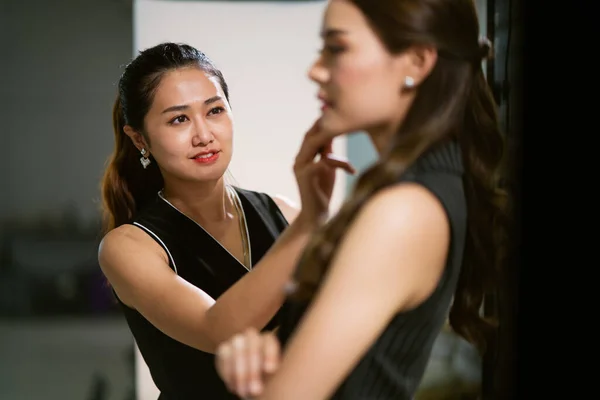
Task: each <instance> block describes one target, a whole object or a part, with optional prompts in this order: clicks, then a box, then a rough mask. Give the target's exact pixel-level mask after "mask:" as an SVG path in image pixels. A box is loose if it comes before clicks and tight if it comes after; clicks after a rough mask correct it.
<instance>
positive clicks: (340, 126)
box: [321, 111, 360, 135]
mask: <svg viewBox="0 0 600 400" xmlns="http://www.w3.org/2000/svg"><path fill="white" fill-rule="evenodd" d="M348 122H349V121H348V119H346V118H343V117H340V116H338V115H332V114H331V111H328V112H325V113H324V114H323V116H322V117H321V129H323V130H326V131H328V132H331V133H333V134H338V135H340V134H344V133H353V132H356V131H359V130H360V128H359V127H357V126H356V125H355V124H352V123H348Z"/></svg>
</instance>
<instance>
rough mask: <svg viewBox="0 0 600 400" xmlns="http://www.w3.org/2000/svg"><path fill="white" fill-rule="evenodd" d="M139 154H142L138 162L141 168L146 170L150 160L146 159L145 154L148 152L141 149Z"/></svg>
mask: <svg viewBox="0 0 600 400" xmlns="http://www.w3.org/2000/svg"><path fill="white" fill-rule="evenodd" d="M140 153H142V157H141V158H140V162H141V163H142V167H144V169H146V168H148V165H150V159H149V158H147V157H146V153H148V152H147V151H146V149H142V150H140Z"/></svg>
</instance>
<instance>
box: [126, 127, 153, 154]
mask: <svg viewBox="0 0 600 400" xmlns="http://www.w3.org/2000/svg"><path fill="white" fill-rule="evenodd" d="M123 131H124V132H125V134H126V135H127V136H129V138H130V139H131V141H132V142H133V145H134V146H135V147H136V148H137V149H138V150H139V151H142V149H146V150H148V148H149V146H148V144H147V143H146V140H145V139H144V137H143V136H142V135H141V134H140V133H139V132H137V131H135V130H134V129H133V128H132V127H131V126H129V125H125V126H124V127H123Z"/></svg>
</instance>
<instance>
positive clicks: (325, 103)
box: [317, 93, 333, 110]
mask: <svg viewBox="0 0 600 400" xmlns="http://www.w3.org/2000/svg"><path fill="white" fill-rule="evenodd" d="M317 98H318V99H319V100H320V101H321V109H322V110H325V109H327V108H330V107H333V103H332V102H331V101H329V100H328V99H327V97H326V96H325V95H324V94H322V93H319V95H318V96H317Z"/></svg>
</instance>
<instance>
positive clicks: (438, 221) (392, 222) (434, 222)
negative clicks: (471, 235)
mask: <svg viewBox="0 0 600 400" xmlns="http://www.w3.org/2000/svg"><path fill="white" fill-rule="evenodd" d="M359 221H360V222H361V223H360V224H358V225H360V227H361V228H362V229H365V230H367V229H368V230H370V231H371V232H373V233H375V232H379V233H380V234H385V235H388V234H390V235H394V236H402V235H403V233H404V232H412V233H413V234H414V233H417V232H423V233H427V232H428V233H430V234H431V233H434V232H437V233H438V234H440V235H445V234H448V229H449V222H448V217H447V215H446V211H445V209H444V207H443V205H442V204H441V202H440V201H439V199H438V198H437V197H436V196H435V195H434V194H433V193H432V192H431V191H429V190H428V189H427V188H425V187H424V186H422V185H419V184H416V183H402V184H397V185H393V186H390V187H388V188H385V189H383V190H381V191H380V192H378V193H377V194H375V195H374V196H373V197H372V198H371V199H369V200H368V201H367V203H366V204H365V205H364V207H363V209H362V210H361V211H360V213H359V218H358V220H357V222H359Z"/></svg>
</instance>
